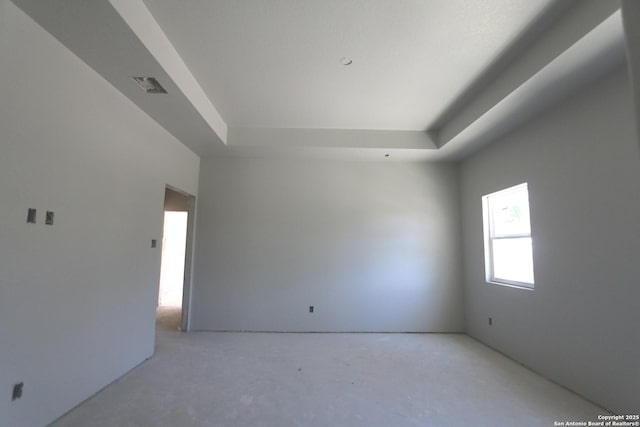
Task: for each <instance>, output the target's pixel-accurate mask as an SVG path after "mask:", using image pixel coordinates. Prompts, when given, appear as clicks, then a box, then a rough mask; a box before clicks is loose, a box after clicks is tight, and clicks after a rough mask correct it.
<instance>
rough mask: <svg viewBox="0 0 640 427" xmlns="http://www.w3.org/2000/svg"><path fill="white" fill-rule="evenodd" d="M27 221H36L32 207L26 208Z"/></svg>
mask: <svg viewBox="0 0 640 427" xmlns="http://www.w3.org/2000/svg"><path fill="white" fill-rule="evenodd" d="M27 222H28V223H30V224H35V223H36V210H35V209H33V208H29V210H27Z"/></svg>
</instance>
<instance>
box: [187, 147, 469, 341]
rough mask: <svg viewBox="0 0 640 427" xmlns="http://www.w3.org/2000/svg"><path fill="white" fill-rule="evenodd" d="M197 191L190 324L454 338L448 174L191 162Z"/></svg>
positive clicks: (455, 280)
mask: <svg viewBox="0 0 640 427" xmlns="http://www.w3.org/2000/svg"><path fill="white" fill-rule="evenodd" d="M199 191H200V193H199V202H198V216H197V217H198V237H197V242H196V245H197V246H196V247H197V249H196V268H195V282H194V291H193V306H192V320H193V327H194V328H195V329H205V330H260V331H461V329H462V309H461V303H462V293H461V285H460V283H461V282H460V267H461V264H460V249H459V240H460V239H459V206H458V203H459V197H458V180H457V169H456V167H454V166H451V165H446V164H440V165H431V164H420V163H378V162H375V163H374V162H372V163H365V162H360V163H356V162H340V161H313V160H305V161H299V160H266V159H263V160H258V159H246V158H245V159H207V160H204V159H203V161H202V165H201V177H200V189H199ZM310 305H313V306H314V307H315V312H314V313H313V314H310V313H309V312H308V307H309V306H310Z"/></svg>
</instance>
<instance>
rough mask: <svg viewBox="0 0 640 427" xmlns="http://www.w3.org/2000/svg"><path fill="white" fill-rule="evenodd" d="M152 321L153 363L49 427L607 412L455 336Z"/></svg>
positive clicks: (373, 421)
mask: <svg viewBox="0 0 640 427" xmlns="http://www.w3.org/2000/svg"><path fill="white" fill-rule="evenodd" d="M172 316H173V317H172ZM171 319H173V321H171ZM159 320H160V322H159V326H158V333H157V342H156V354H155V356H154V357H153V358H151V359H150V360H148V361H147V362H145V363H143V364H142V365H140V366H139V367H137V368H136V369H134V370H133V371H131V372H130V373H129V374H127V375H125V376H124V377H123V378H121V379H120V380H118V381H116V382H115V383H113V384H111V385H110V386H109V387H107V388H106V389H104V390H103V391H101V392H100V393H98V394H97V395H95V396H94V397H93V398H91V399H89V400H88V401H86V402H85V403H83V404H82V405H80V406H78V407H77V408H76V409H74V410H73V411H71V412H69V413H68V414H67V415H65V416H64V417H62V418H61V419H59V420H58V421H57V422H55V423H54V424H53V425H54V426H55V427H67V426H73V427H77V426H83V427H84V426H92V427H103V426H110V427H116V426H117V427H127V426H136V427H147V426H149V427H163V426H167V427H169V426H171V427H175V426H181V427H188V426H275V427H284V426H322V427H327V426H367V427H371V426H394V427H395V426H454V425H455V426H458V425H469V426H544V427H549V426H553V422H554V421H583V420H585V421H586V420H596V419H597V415H598V414H602V413H606V412H605V411H604V410H603V409H602V408H599V407H597V406H595V405H593V404H592V403H590V402H588V401H586V400H584V399H582V398H580V397H579V396H577V395H575V394H573V393H571V392H569V391H567V390H565V389H564V388H562V387H559V386H558V385H556V384H553V383H551V382H549V381H547V380H545V379H544V378H542V377H540V376H539V375H537V374H535V373H533V372H531V371H529V370H528V369H526V368H523V367H522V366H520V365H518V364H517V363H515V362H513V361H511V360H509V359H507V358H505V357H504V356H502V355H500V354H498V353H496V352H495V351H493V350H491V349H489V348H487V347H485V346H484V345H482V344H480V343H478V342H477V341H475V340H473V339H471V338H469V337H468V336H465V335H455V334H278V333H262V334H261V333H215V332H195V333H189V334H183V333H179V332H177V331H176V328H177V327H178V325H179V314H178V316H176V315H175V310H174V312H173V314H172V313H170V312H166V311H165V312H161V313H159Z"/></svg>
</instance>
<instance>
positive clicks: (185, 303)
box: [162, 184, 196, 332]
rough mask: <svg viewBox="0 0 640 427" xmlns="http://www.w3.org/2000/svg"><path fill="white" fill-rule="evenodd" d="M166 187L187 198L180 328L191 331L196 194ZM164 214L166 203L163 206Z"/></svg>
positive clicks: (183, 330) (169, 186)
mask: <svg viewBox="0 0 640 427" xmlns="http://www.w3.org/2000/svg"><path fill="white" fill-rule="evenodd" d="M165 189H169V190H171V191H175V192H176V193H179V194H181V195H183V196H185V197H186V198H187V202H188V204H187V238H186V242H185V248H184V276H183V278H182V318H181V320H180V330H181V331H182V332H189V330H190V327H191V309H190V308H191V289H192V283H191V282H192V277H193V271H192V270H193V249H194V235H193V234H194V230H195V224H196V196H194V195H192V194H189V193H187V192H186V191H182V190H180V189H179V188H176V187H174V186H172V185H169V184H167V185H166V186H165ZM162 212H163V215H164V212H165V210H164V205H163V208H162Z"/></svg>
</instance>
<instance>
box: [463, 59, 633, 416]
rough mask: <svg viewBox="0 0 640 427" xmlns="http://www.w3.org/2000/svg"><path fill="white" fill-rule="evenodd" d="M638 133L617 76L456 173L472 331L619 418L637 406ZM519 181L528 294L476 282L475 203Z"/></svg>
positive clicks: (625, 87)
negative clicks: (527, 233)
mask: <svg viewBox="0 0 640 427" xmlns="http://www.w3.org/2000/svg"><path fill="white" fill-rule="evenodd" d="M634 127H635V123H634V120H633V109H632V106H631V93H630V88H629V82H628V79H627V75H626V69H621V70H618V71H616V72H614V73H613V74H611V75H609V76H607V77H606V78H605V79H603V80H601V81H599V82H597V83H596V84H594V85H592V86H590V87H588V88H586V89H585V90H584V91H583V92H582V93H581V94H579V95H578V96H575V97H573V98H571V99H570V100H568V101H566V102H564V103H562V104H561V105H558V106H557V107H555V108H553V109H551V110H549V111H548V112H546V113H545V114H544V115H543V116H541V117H540V118H538V119H537V120H535V121H533V122H531V123H529V124H527V125H526V126H524V127H523V128H521V129H519V130H518V131H516V132H515V133H513V134H511V135H510V136H508V137H506V138H504V139H503V140H501V141H499V142H497V143H495V144H493V145H491V146H490V147H488V148H486V149H484V150H482V151H481V152H479V153H477V154H475V155H474V156H472V157H471V158H469V159H467V160H466V161H465V162H464V163H463V165H462V169H461V187H462V212H463V241H464V258H465V280H466V281H465V302H466V309H465V314H466V329H467V331H468V333H469V334H471V335H472V336H474V337H476V338H477V339H479V340H480V341H482V342H484V343H487V344H489V345H490V346H492V347H494V348H496V349H498V350H500V351H502V352H504V353H506V354H507V355H509V356H511V357H513V358H514V359H516V360H518V361H520V362H522V363H524V364H525V365H526V366H529V367H531V368H533V369H534V370H536V371H538V372H540V373H542V374H544V375H546V376H548V377H549V378H551V379H553V380H555V381H557V382H559V383H561V384H563V385H565V386H567V387H569V388H571V389H572V390H574V391H576V392H578V393H579V394H581V395H583V396H585V397H587V398H589V399H592V400H593V401H595V402H597V403H599V404H601V405H603V406H605V407H606V408H609V409H611V410H613V411H616V412H618V413H637V411H638V408H640V396H639V395H638V390H640V364H639V363H638V361H639V360H640V335H639V334H638V328H639V327H640V310H638V301H640V286H639V284H640V262H638V255H639V254H640V221H638V218H640V153H639V151H638V145H637V143H636V136H635V129H634ZM522 182H528V183H529V198H530V204H531V223H532V224H531V225H532V235H533V240H534V263H535V267H534V268H535V281H536V283H535V290H534V291H527V290H520V289H513V288H508V287H503V286H499V285H493V284H487V283H485V282H484V277H485V276H484V257H483V240H482V239H483V234H482V204H481V197H482V196H483V195H484V194H487V193H491V192H493V191H496V190H500V189H502V188H506V187H509V186H512V185H515V184H519V183H522ZM489 316H491V317H493V326H489V325H488V321H487V318H488V317H489Z"/></svg>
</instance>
